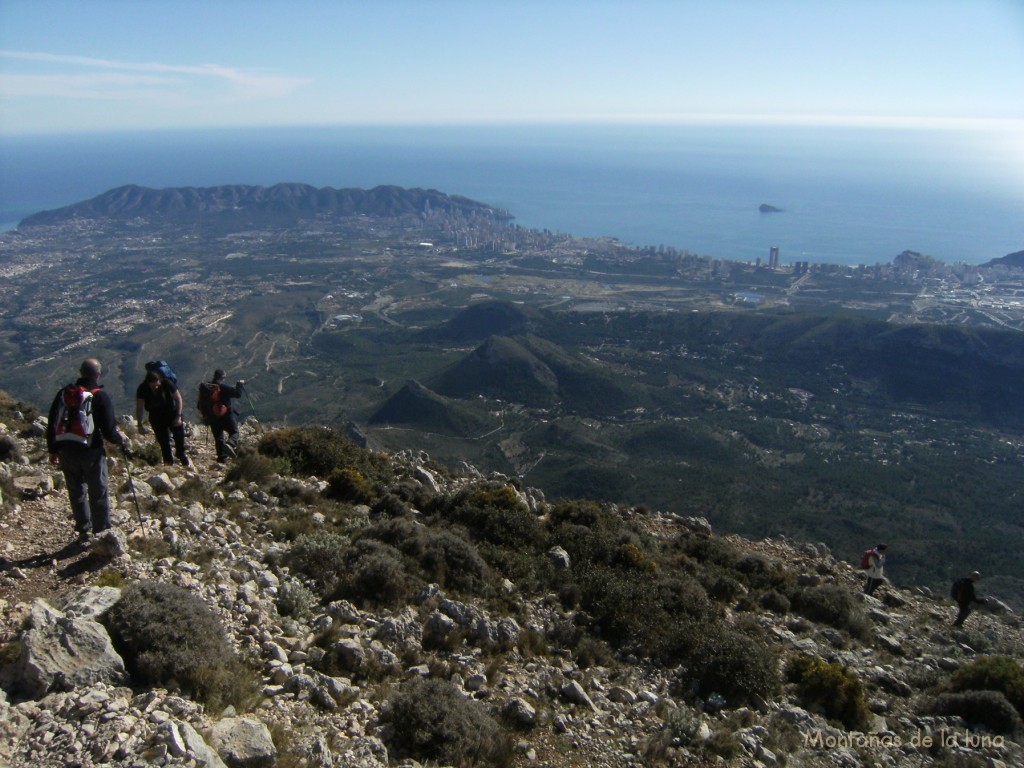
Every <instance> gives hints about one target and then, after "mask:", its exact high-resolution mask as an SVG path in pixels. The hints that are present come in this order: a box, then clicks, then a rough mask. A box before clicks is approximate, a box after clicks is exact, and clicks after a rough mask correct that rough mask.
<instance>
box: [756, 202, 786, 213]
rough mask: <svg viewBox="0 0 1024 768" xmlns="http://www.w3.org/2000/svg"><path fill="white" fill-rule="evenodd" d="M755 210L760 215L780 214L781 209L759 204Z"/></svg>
mask: <svg viewBox="0 0 1024 768" xmlns="http://www.w3.org/2000/svg"><path fill="white" fill-rule="evenodd" d="M757 210H759V211H760V212H761V213H782V209H781V208H776V207H775V206H774V205H768V203H761V205H760V207H759V208H758V209H757Z"/></svg>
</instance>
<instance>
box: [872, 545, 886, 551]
mask: <svg viewBox="0 0 1024 768" xmlns="http://www.w3.org/2000/svg"><path fill="white" fill-rule="evenodd" d="M888 548H889V545H888V544H879V545H878V546H877V547H875V549H877V550H878V551H879V552H885V550H887V549H888Z"/></svg>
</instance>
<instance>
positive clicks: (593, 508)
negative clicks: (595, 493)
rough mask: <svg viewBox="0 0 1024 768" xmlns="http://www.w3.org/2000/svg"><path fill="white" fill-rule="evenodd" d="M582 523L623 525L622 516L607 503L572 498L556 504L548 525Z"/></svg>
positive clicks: (599, 525) (549, 514) (595, 525)
mask: <svg viewBox="0 0 1024 768" xmlns="http://www.w3.org/2000/svg"><path fill="white" fill-rule="evenodd" d="M564 524H569V525H581V526H583V527H584V528H591V529H596V528H612V529H617V528H619V527H620V526H621V525H622V518H620V517H619V516H618V515H617V514H615V513H614V512H613V511H612V510H611V509H609V508H608V507H607V506H605V505H601V504H598V503H597V502H596V501H585V500H580V499H576V500H572V501H561V502H559V503H557V504H555V505H554V506H553V507H552V508H551V511H550V512H549V513H548V525H549V526H550V527H552V528H556V527H558V526H560V525H564Z"/></svg>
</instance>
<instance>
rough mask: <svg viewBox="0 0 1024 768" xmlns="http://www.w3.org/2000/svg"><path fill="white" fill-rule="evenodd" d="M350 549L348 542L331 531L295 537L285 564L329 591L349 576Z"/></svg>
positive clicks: (319, 531) (314, 532) (320, 531)
mask: <svg viewBox="0 0 1024 768" xmlns="http://www.w3.org/2000/svg"><path fill="white" fill-rule="evenodd" d="M348 546H349V543H348V539H346V538H345V537H344V536H340V535H338V534H336V533H331V532H330V531H325V530H318V531H313V532H312V533H303V534H300V535H299V536H297V537H296V538H295V542H294V543H293V544H292V548H291V551H290V552H289V553H288V554H287V555H286V556H285V563H286V564H287V565H288V566H289V567H290V568H292V570H295V571H298V572H299V573H302V574H305V575H306V576H309V577H310V578H311V579H313V580H314V581H315V582H316V583H317V584H318V585H319V586H320V587H321V588H322V589H326V588H327V587H330V586H331V585H333V584H334V583H335V582H336V581H337V580H338V578H339V577H341V575H342V574H343V573H345V568H346V561H345V553H346V550H347V549H348Z"/></svg>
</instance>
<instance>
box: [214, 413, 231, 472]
mask: <svg viewBox="0 0 1024 768" xmlns="http://www.w3.org/2000/svg"><path fill="white" fill-rule="evenodd" d="M210 431H211V432H213V443H214V445H215V446H216V447H217V461H226V460H227V458H228V447H227V444H228V443H231V444H232V445H234V443H235V442H236V441H237V440H238V422H236V421H235V414H234V413H232V412H231V411H228V412H227V414H225V415H224V416H220V417H218V418H214V419H213V420H212V421H211V422H210ZM225 435H227V440H226V441H225V439H224V436H225ZM233 450H234V449H233V448H232V451H233Z"/></svg>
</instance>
